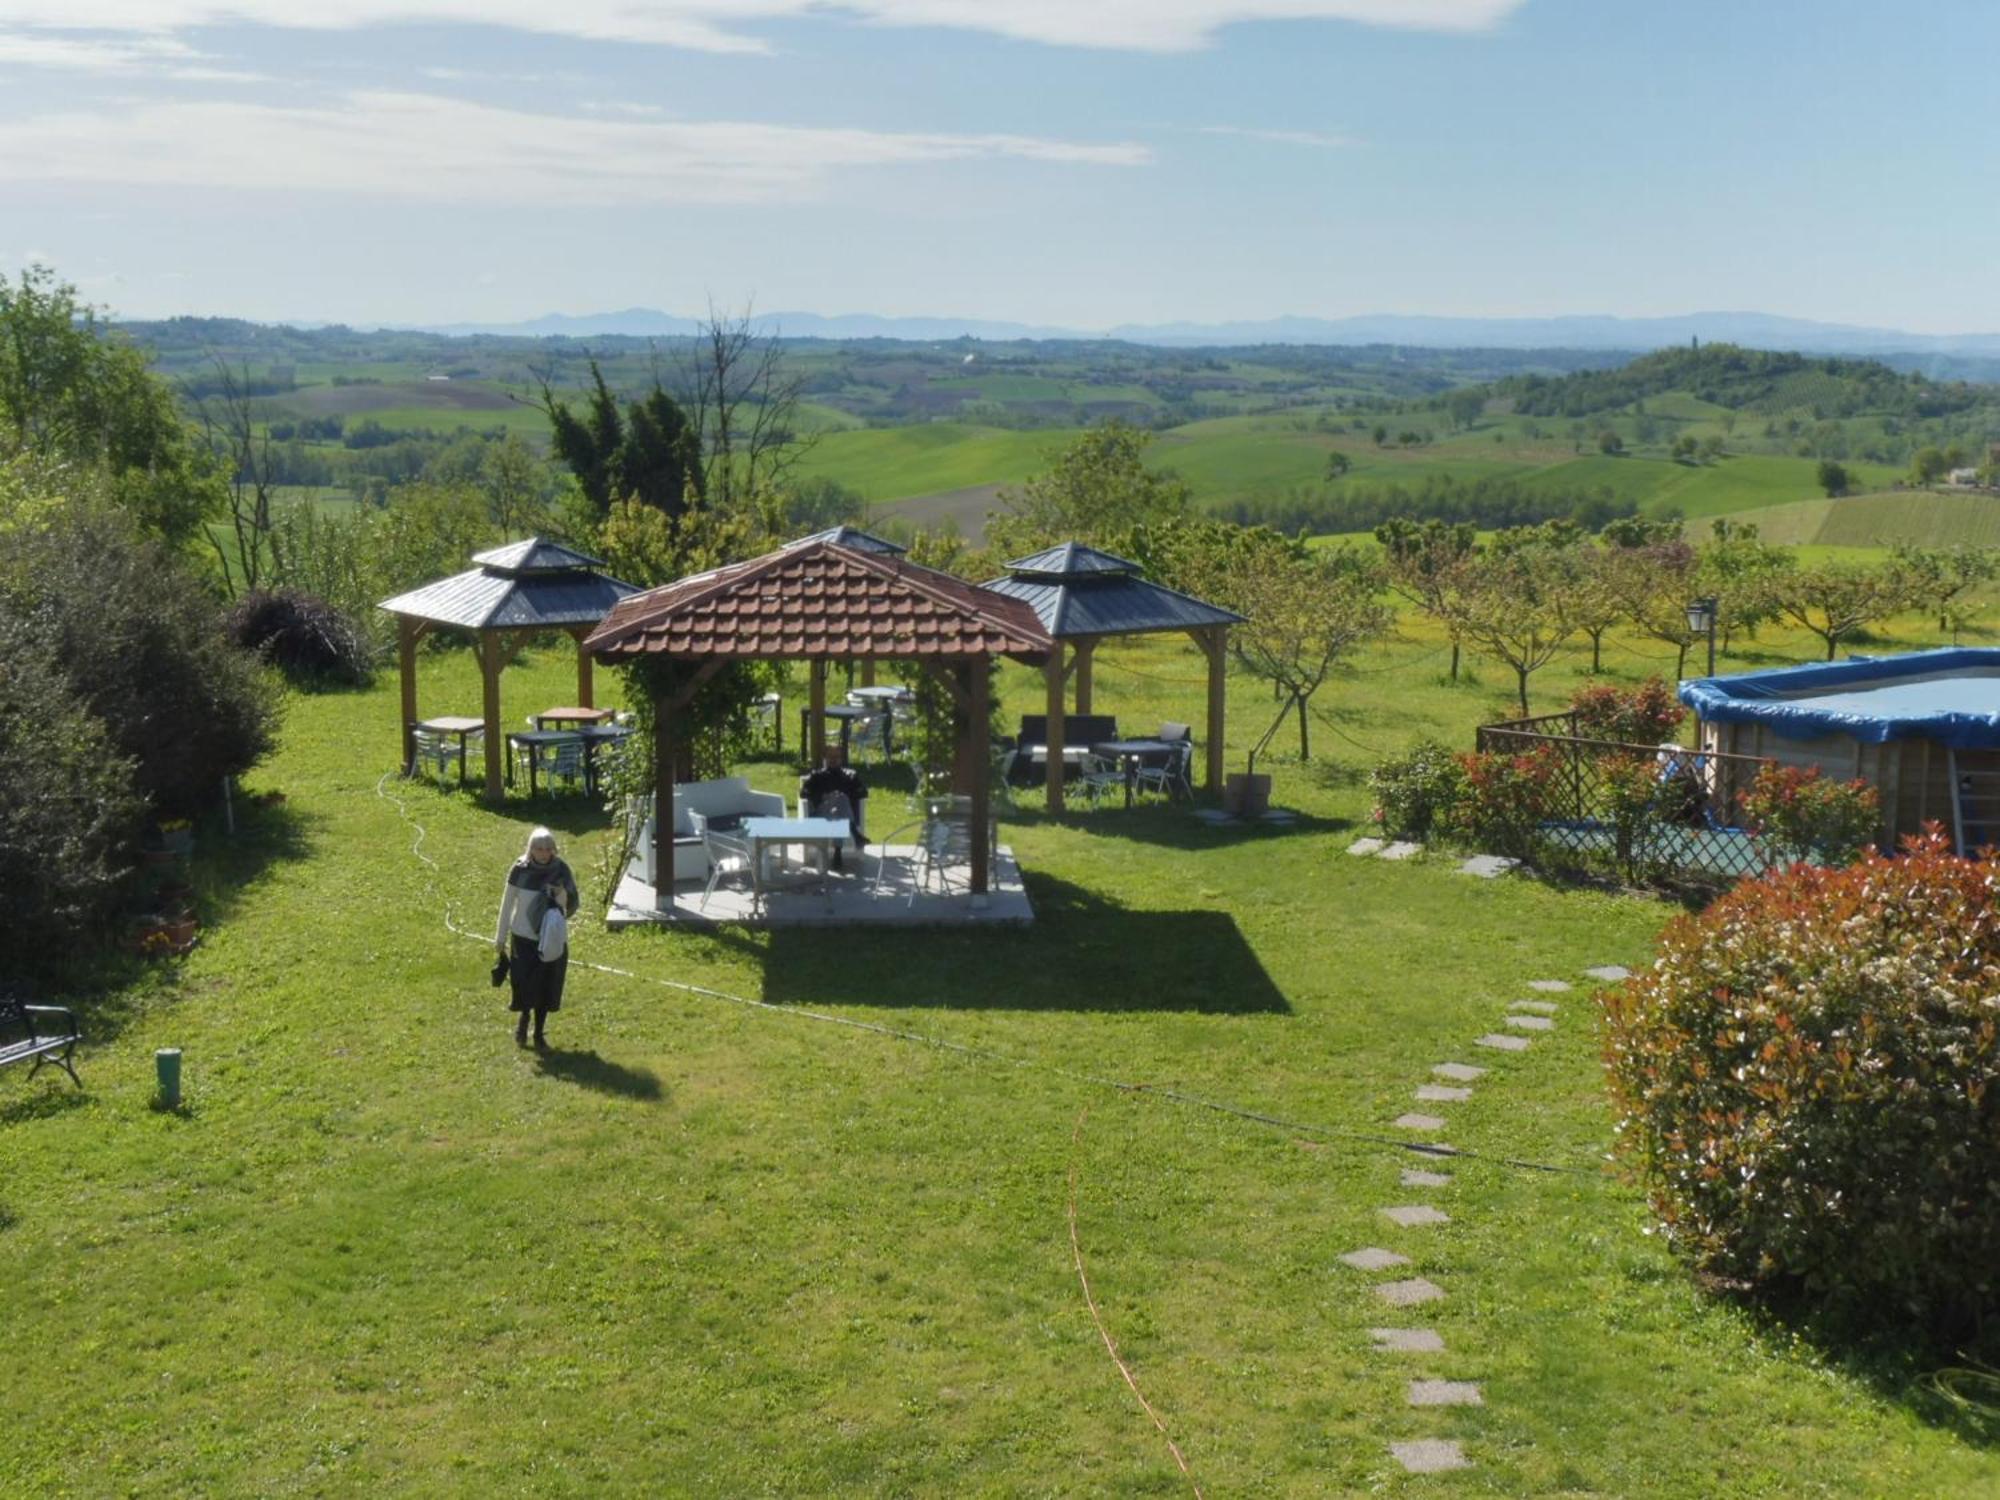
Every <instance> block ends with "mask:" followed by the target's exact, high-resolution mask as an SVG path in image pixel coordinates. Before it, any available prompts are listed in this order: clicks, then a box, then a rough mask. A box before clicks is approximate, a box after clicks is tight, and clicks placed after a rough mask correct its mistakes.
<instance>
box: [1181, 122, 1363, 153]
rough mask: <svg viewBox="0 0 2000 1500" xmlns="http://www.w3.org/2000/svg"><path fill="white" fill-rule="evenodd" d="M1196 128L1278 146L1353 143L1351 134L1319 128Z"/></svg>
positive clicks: (1204, 132)
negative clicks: (1334, 133) (1337, 133)
mask: <svg viewBox="0 0 2000 1500" xmlns="http://www.w3.org/2000/svg"><path fill="white" fill-rule="evenodd" d="M1197 128H1198V130H1199V131H1200V133H1201V134H1202V135H1233V136H1237V137H1239V138H1241V139H1243V140H1250V141H1272V142H1275V143H1276V144H1278V145H1280V146H1318V147H1320V148H1321V149H1323V150H1329V151H1331V150H1336V149H1338V148H1339V147H1342V146H1352V145H1354V144H1355V141H1354V137H1353V136H1348V135H1328V134H1326V133H1325V132H1324V131H1319V130H1262V129H1259V128H1257V127H1256V126H1252V125H1202V126H1199V127H1197Z"/></svg>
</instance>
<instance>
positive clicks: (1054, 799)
mask: <svg viewBox="0 0 2000 1500" xmlns="http://www.w3.org/2000/svg"><path fill="white" fill-rule="evenodd" d="M1063 656H1064V651H1063V643H1062V642H1061V641H1057V642H1056V643H1055V644H1054V645H1053V646H1051V647H1050V648H1049V659H1048V664H1047V665H1046V666H1045V667H1044V668H1043V669H1042V671H1043V674H1044V675H1045V676H1046V678H1047V679H1048V685H1049V693H1048V697H1049V729H1048V734H1047V737H1046V738H1047V741H1048V743H1047V754H1048V761H1049V775H1048V809H1049V811H1050V812H1052V813H1059V812H1061V811H1062V810H1063V699H1064V696H1065V695H1064V693H1063V677H1064V676H1065V675H1066V674H1065V672H1064V671H1063Z"/></svg>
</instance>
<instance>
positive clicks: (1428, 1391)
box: [1410, 1380, 1486, 1406]
mask: <svg viewBox="0 0 2000 1500" xmlns="http://www.w3.org/2000/svg"><path fill="white" fill-rule="evenodd" d="M1485 1404H1486V1403H1485V1402H1484V1401H1482V1400H1480V1399H1479V1387H1478V1386H1477V1385H1475V1384H1473V1383H1472V1382H1471V1381H1469V1380H1412V1381H1411V1382H1410V1405H1412V1406H1484V1405H1485Z"/></svg>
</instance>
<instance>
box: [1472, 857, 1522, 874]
mask: <svg viewBox="0 0 2000 1500" xmlns="http://www.w3.org/2000/svg"><path fill="white" fill-rule="evenodd" d="M1520 863H1521V862H1520V861H1519V860H1518V859H1509V858H1507V856H1506V855H1504V854H1475V855H1473V856H1472V858H1470V859H1468V860H1467V861H1466V862H1465V863H1464V864H1462V865H1460V866H1459V867H1458V873H1459V874H1461V875H1477V876H1478V877H1479V878H1480V879H1481V880H1497V879H1499V878H1500V877H1501V876H1502V875H1505V874H1506V873H1507V872H1508V871H1509V870H1511V869H1514V868H1515V867H1516V866H1518V865H1519V864H1520Z"/></svg>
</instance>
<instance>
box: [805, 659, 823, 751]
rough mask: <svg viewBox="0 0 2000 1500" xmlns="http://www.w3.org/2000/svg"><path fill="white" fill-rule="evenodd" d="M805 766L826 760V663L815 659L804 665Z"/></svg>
mask: <svg viewBox="0 0 2000 1500" xmlns="http://www.w3.org/2000/svg"><path fill="white" fill-rule="evenodd" d="M806 679H807V683H808V694H807V698H806V742H805V745H804V746H803V747H802V748H803V749H804V750H805V755H806V764H807V765H808V766H816V765H818V764H819V763H820V762H821V761H822V760H824V759H825V758H826V662H825V661H824V660H822V659H818V658H815V659H814V660H813V661H810V662H808V663H807V664H806Z"/></svg>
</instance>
